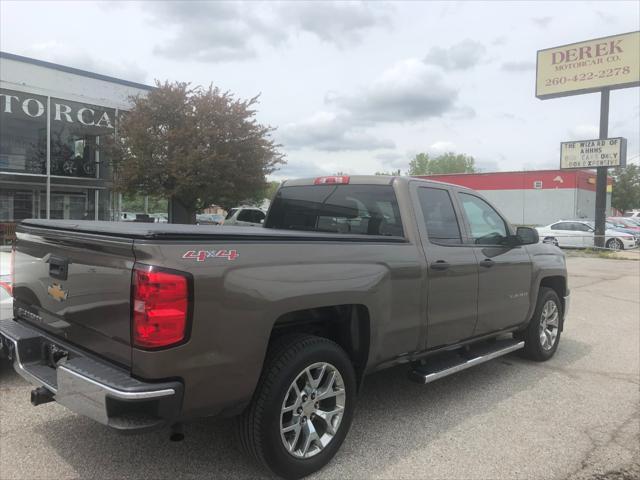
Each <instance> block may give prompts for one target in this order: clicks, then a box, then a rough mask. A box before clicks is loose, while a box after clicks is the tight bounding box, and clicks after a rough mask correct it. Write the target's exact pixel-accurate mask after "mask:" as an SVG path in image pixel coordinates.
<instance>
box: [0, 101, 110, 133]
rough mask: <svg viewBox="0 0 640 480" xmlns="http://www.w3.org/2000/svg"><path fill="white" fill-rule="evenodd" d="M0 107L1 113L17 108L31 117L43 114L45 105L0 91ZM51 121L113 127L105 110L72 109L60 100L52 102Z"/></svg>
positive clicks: (10, 111) (15, 110) (10, 112)
mask: <svg viewBox="0 0 640 480" xmlns="http://www.w3.org/2000/svg"><path fill="white" fill-rule="evenodd" d="M0 99H1V100H0V109H2V112H3V113H6V114H13V113H16V112H17V111H19V110H22V112H23V113H24V114H25V115H27V116H29V117H31V118H38V117H41V116H42V115H44V111H45V106H44V104H43V102H41V101H40V100H38V99H37V98H30V97H26V98H20V97H19V96H18V95H11V94H8V93H0ZM52 107H53V109H54V116H53V117H52V120H53V121H57V122H67V123H76V122H77V123H81V124H82V125H85V126H88V127H102V128H114V126H113V121H112V119H111V118H110V117H109V113H108V112H106V111H99V110H97V109H95V108H90V107H86V106H83V107H80V108H77V109H75V110H74V109H73V108H72V107H71V106H70V105H67V104H65V103H62V102H57V101H56V102H54V103H53V104H52Z"/></svg>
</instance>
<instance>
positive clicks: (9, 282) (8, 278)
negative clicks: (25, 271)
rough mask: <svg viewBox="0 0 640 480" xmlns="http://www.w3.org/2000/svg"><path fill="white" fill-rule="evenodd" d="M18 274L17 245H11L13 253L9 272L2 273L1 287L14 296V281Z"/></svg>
mask: <svg viewBox="0 0 640 480" xmlns="http://www.w3.org/2000/svg"><path fill="white" fill-rule="evenodd" d="M15 275H16V246H15V244H13V245H12V247H11V255H10V256H9V273H8V274H6V275H0V288H3V289H5V290H6V291H7V293H8V294H9V295H11V296H12V297H13V282H14V281H15Z"/></svg>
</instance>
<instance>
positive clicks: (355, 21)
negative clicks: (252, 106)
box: [140, 1, 390, 62]
mask: <svg viewBox="0 0 640 480" xmlns="http://www.w3.org/2000/svg"><path fill="white" fill-rule="evenodd" d="M140 8H141V9H142V10H143V11H144V12H145V13H147V14H148V15H150V17H151V19H152V21H153V23H154V24H155V25H162V26H163V28H167V29H169V30H170V31H173V37H172V38H170V39H169V40H168V41H165V42H163V43H160V44H157V45H156V46H155V48H154V52H155V53H157V54H159V55H161V56H164V57H168V58H171V59H176V60H181V59H187V58H191V59H195V60H199V61H205V62H219V61H232V60H233V61H239V60H248V59H251V58H254V57H256V56H257V55H258V52H259V50H260V49H261V48H264V47H265V46H272V47H273V46H277V45H281V44H283V43H285V41H287V40H288V39H289V38H291V37H293V36H294V35H297V34H300V33H306V34H310V35H313V36H315V37H317V38H319V39H320V40H322V41H323V42H326V43H330V44H334V45H337V46H339V47H342V48H344V47H346V46H349V45H352V44H355V43H358V42H360V41H361V40H362V38H363V36H364V34H365V32H367V31H368V30H370V29H372V28H376V27H380V26H386V27H388V26H390V20H389V17H388V15H387V11H388V8H385V7H384V6H382V5H373V4H368V3H362V2H348V3H342V2H279V3H258V2H199V1H187V2H173V1H162V2H145V3H142V4H141V7H140Z"/></svg>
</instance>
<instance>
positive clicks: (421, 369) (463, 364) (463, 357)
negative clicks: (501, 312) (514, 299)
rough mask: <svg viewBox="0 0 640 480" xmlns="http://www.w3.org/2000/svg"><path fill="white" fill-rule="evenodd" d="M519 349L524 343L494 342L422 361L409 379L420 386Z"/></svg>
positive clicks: (508, 340)
mask: <svg viewBox="0 0 640 480" xmlns="http://www.w3.org/2000/svg"><path fill="white" fill-rule="evenodd" d="M521 348H524V342H522V341H518V340H513V339H504V340H496V341H495V342H493V343H487V344H482V345H480V346H473V347H472V348H471V349H470V350H468V351H465V352H463V353H454V354H453V355H450V356H448V357H444V358H433V359H427V360H424V362H425V363H424V364H423V365H418V366H416V367H414V369H413V370H412V371H411V372H410V374H409V378H410V379H411V380H413V381H415V382H418V383H422V384H426V383H430V382H433V381H435V380H438V379H440V378H442V377H446V376H447V375H451V374H453V373H457V372H460V371H462V370H466V369H467V368H471V367H475V366H476V365H480V364H481V363H485V362H488V361H489V360H493V359H494V358H498V357H501V356H503V355H506V354H508V353H511V352H515V351H516V350H520V349H521Z"/></svg>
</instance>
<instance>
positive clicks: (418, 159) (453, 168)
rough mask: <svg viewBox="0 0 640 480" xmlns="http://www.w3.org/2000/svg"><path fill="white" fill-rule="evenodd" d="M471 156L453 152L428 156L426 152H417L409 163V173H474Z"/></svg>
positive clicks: (473, 162) (473, 161) (473, 163)
mask: <svg viewBox="0 0 640 480" xmlns="http://www.w3.org/2000/svg"><path fill="white" fill-rule="evenodd" d="M474 172H476V168H475V160H474V159H473V157H471V156H469V155H464V154H456V153H453V152H447V153H443V154H442V155H438V156H437V157H433V158H432V157H430V156H429V154H428V153H418V154H417V155H416V156H415V157H414V158H413V160H411V162H410V163H409V175H436V174H439V173H474Z"/></svg>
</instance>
